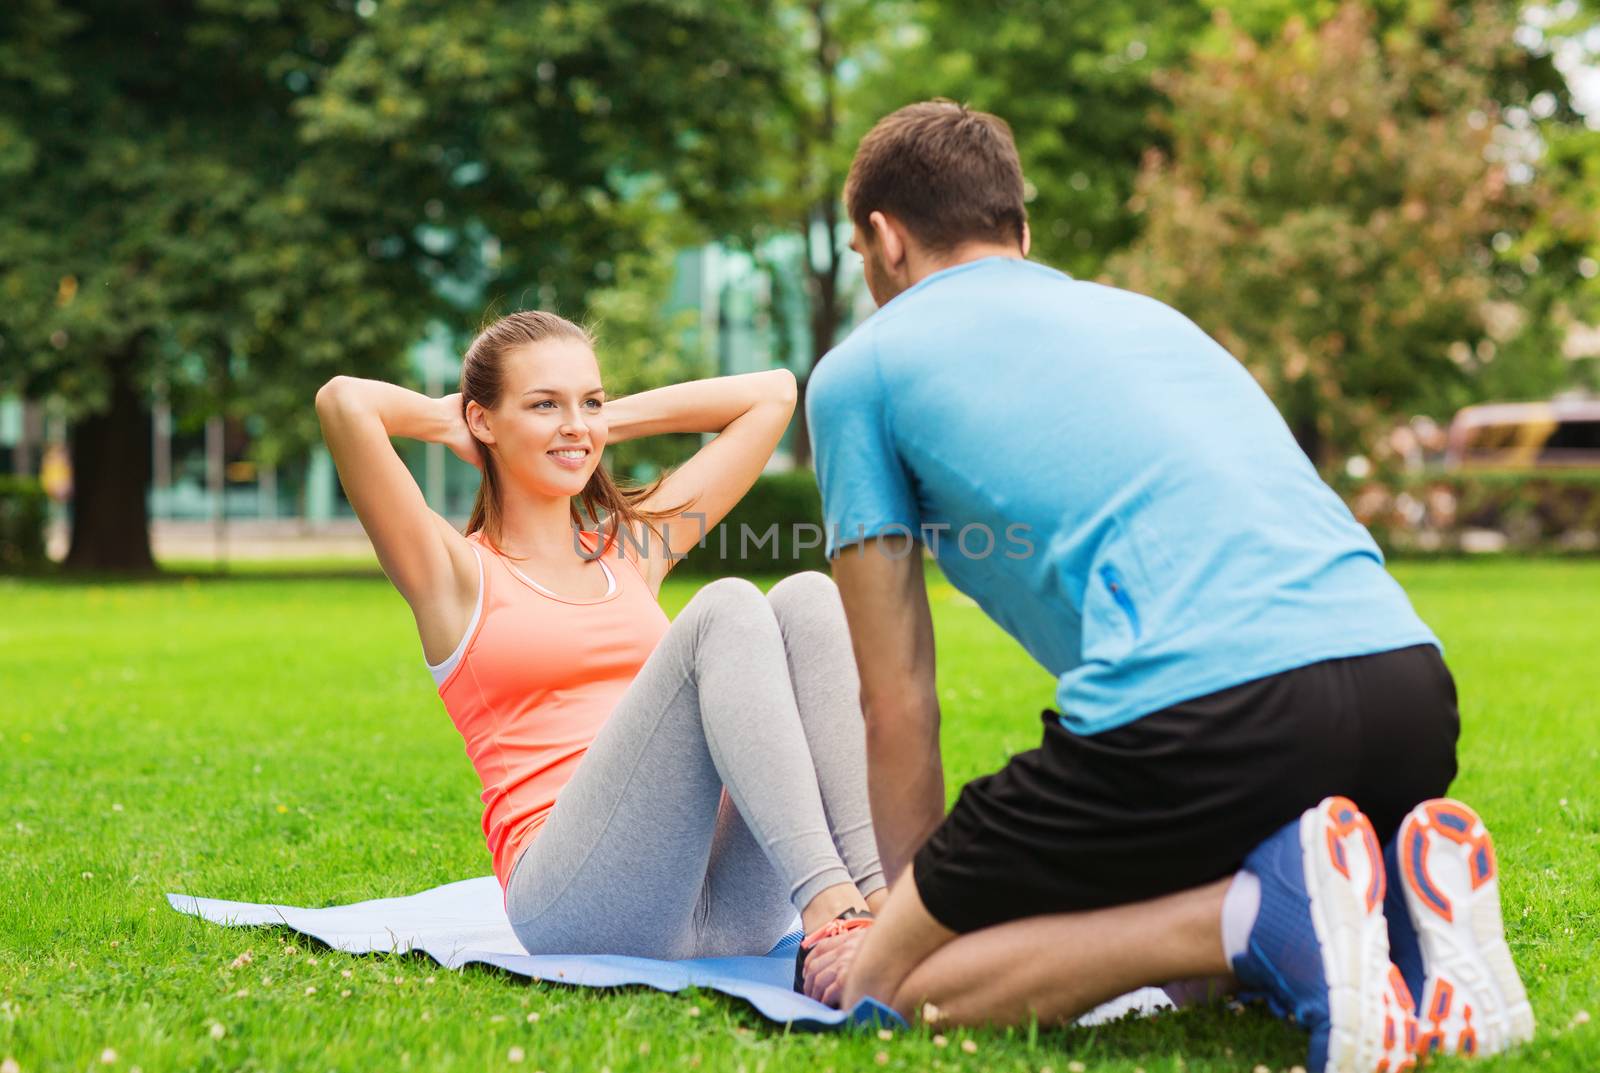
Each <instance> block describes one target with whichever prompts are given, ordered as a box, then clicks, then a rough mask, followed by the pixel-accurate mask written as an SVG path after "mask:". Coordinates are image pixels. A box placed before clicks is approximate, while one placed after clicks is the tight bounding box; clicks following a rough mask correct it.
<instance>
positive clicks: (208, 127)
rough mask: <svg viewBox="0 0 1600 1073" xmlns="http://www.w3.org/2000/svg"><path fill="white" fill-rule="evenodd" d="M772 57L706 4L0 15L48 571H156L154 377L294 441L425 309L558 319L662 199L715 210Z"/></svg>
mask: <svg viewBox="0 0 1600 1073" xmlns="http://www.w3.org/2000/svg"><path fill="white" fill-rule="evenodd" d="M776 54H777V45H776V44H775V41H774V38H773V27H772V24H771V20H770V19H769V18H768V17H767V12H766V9H765V7H764V6H763V5H762V4H760V3H756V4H750V5H739V6H729V5H722V4H719V3H716V2H714V0H570V2H566V3H556V2H540V0H520V2H514V3H490V2H488V0H457V2H455V3H451V4H441V5H422V4H416V3H386V4H382V5H377V4H374V3H372V2H371V0H355V2H353V3H351V2H343V0H340V2H333V3H324V2H313V0H173V2H170V3H165V4H162V5H159V6H157V7H153V8H152V7H150V6H149V5H133V6H130V5H126V4H121V3H116V2H114V0H22V2H20V3H16V4H11V5H8V6H6V7H5V8H4V9H3V10H0V206H3V209H0V296H3V297H4V299H5V301H4V302H0V383H3V384H4V385H5V386H8V387H12V388H18V389H20V390H22V391H23V392H25V393H27V394H29V395H33V396H46V395H49V396H53V397H55V398H57V399H59V400H62V401H63V402H64V403H65V405H66V406H67V407H68V408H69V410H70V413H71V415H72V437H71V438H72V454H73V465H74V470H75V482H76V488H77V495H76V500H75V504H74V525H73V536H72V546H71V550H70V552H69V554H68V566H69V567H74V568H84V569H147V568H149V566H150V565H151V556H150V548H149V540H148V535H147V531H146V529H147V526H146V522H147V518H146V513H145V488H146V485H147V483H148V477H149V474H148V472H147V465H148V458H149V439H148V428H149V414H148V406H147V401H148V399H149V393H150V390H151V388H152V387H153V386H154V385H156V384H162V385H166V386H167V387H168V389H169V390H171V391H172V392H174V393H175V394H177V395H179V396H180V397H182V398H183V399H185V400H186V401H187V402H189V403H191V404H193V405H196V406H201V407H208V408H212V409H215V410H229V409H234V410H237V409H239V408H240V407H241V406H242V405H243V402H244V400H248V404H249V406H250V408H251V409H252V410H253V411H255V412H258V413H261V414H263V415H264V416H266V417H268V419H269V426H270V427H271V428H272V429H273V430H274V433H273V434H274V437H275V438H276V439H277V440H278V441H279V442H293V441H296V440H299V441H300V442H303V441H304V440H305V439H308V438H309V437H310V436H311V435H313V434H314V426H313V422H312V416H311V409H310V406H309V399H310V397H311V394H312V390H313V388H314V385H315V384H316V383H319V382H321V381H322V380H324V379H326V378H327V377H328V376H330V375H332V374H333V373H335V372H357V373H365V374H369V375H390V374H392V373H393V372H394V371H395V369H396V363H397V360H398V358H399V357H400V355H401V354H402V352H403V349H404V347H405V346H406V344H407V343H409V342H410V341H411V340H413V339H415V338H417V337H418V335H419V334H420V332H421V330H422V328H423V326H424V324H425V323H426V322H427V321H428V320H429V319H430V318H436V317H442V318H444V319H445V320H446V321H447V322H448V323H451V324H454V325H459V326H465V325H467V324H470V323H472V322H474V321H476V319H477V315H476V314H477V312H478V310H477V309H475V308H473V307H476V306H478V305H479V304H480V303H481V301H482V299H483V297H484V296H486V295H487V296H495V295H500V296H508V295H509V296H511V297H512V298H513V300H522V299H524V298H526V297H534V298H535V299H536V300H537V301H539V302H540V303H541V304H544V305H549V306H555V305H560V306H561V307H563V308H565V309H566V310H568V311H569V312H572V313H576V314H580V315H581V314H582V312H583V311H584V306H585V302H586V298H587V296H588V295H589V294H590V292H591V291H594V290H598V289H602V288H604V287H606V286H607V285H608V284H609V283H611V282H613V281H614V280H615V279H616V278H617V274H618V271H619V266H620V265H621V264H622V263H623V261H624V259H625V258H626V257H627V256H629V255H630V254H631V252H632V251H633V250H634V249H635V247H636V246H640V245H643V244H644V242H645V238H644V236H645V235H646V234H647V232H649V231H650V229H651V228H652V227H655V226H656V222H657V221H659V220H660V219H661V218H662V217H663V216H673V215H677V214H680V213H681V214H684V215H686V216H688V217H695V218H700V219H705V220H710V221H714V222H717V223H718V224H719V226H726V225H727V223H728V220H727V218H726V216H725V214H724V209H723V204H724V194H725V193H726V192H734V193H737V191H738V190H739V189H740V188H741V186H742V185H743V184H744V183H745V182H746V181H747V180H748V178H749V176H751V175H752V174H753V173H754V172H755V170H756V169H755V166H754V161H753V158H752V154H751V152H750V151H747V150H744V149H742V148H741V147H744V146H749V145H751V144H753V141H754V139H753V138H752V137H751V136H750V135H751V132H752V131H753V129H754V123H755V117H756V116H757V114H759V112H760V111H761V108H762V101H763V99H764V93H765V88H766V87H767V86H769V85H770V84H771V83H772V80H773V77H774V75H775V70H774V65H775V63H776V60H775V56H776ZM468 310H471V312H470V313H469V312H468Z"/></svg>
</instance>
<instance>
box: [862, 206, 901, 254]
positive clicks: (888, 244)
mask: <svg viewBox="0 0 1600 1073" xmlns="http://www.w3.org/2000/svg"><path fill="white" fill-rule="evenodd" d="M867 223H869V224H871V225H872V233H873V235H874V236H875V237H876V238H877V240H878V248H879V249H880V250H882V251H883V263H884V264H885V265H887V266H888V267H890V268H899V267H900V265H901V264H903V263H904V262H905V259H906V240H905V229H904V228H902V227H901V226H900V222H899V221H898V220H892V219H890V218H889V217H887V216H885V215H884V214H883V213H881V212H874V213H872V214H871V215H870V216H868V217H867Z"/></svg>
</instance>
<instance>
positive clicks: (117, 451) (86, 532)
mask: <svg viewBox="0 0 1600 1073" xmlns="http://www.w3.org/2000/svg"><path fill="white" fill-rule="evenodd" d="M132 364H133V361H132V355H119V356H118V357H116V358H113V359H112V361H111V375H112V385H111V404H110V408H109V409H108V410H106V411H104V412H102V413H97V414H90V415H88V416H86V417H84V418H82V419H81V420H79V421H78V422H77V423H76V424H75V425H74V426H73V428H72V489H73V490H72V546H71V548H70V549H69V550H68V552H67V558H66V562H65V563H63V564H62V565H63V566H64V567H65V568H66V569H67V570H70V571H78V572H84V573H89V572H99V571H117V572H134V571H141V572H142V571H151V570H154V569H155V565H156V564H155V559H154V557H153V556H152V555H151V554H150V516H149V509H148V503H147V500H146V496H147V494H148V491H149V487H150V428H151V427H150V407H149V403H148V400H147V399H146V398H145V397H144V395H143V393H141V392H140V390H139V388H138V386H137V385H136V384H135V383H134V381H133V376H132V369H131V366H132Z"/></svg>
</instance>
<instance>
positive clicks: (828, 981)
mask: <svg viewBox="0 0 1600 1073" xmlns="http://www.w3.org/2000/svg"><path fill="white" fill-rule="evenodd" d="M871 930H872V929H871V928H855V929H852V930H851V931H847V932H842V933H840V934H838V935H830V936H828V937H827V938H826V939H823V940H821V941H820V942H818V943H817V945H816V946H814V947H812V948H811V953H809V954H807V955H806V966H805V969H806V975H805V983H804V986H803V988H802V990H803V991H804V992H805V994H806V995H807V996H809V997H810V998H814V999H816V1000H817V1001H818V1002H821V1003H825V1004H827V1005H829V1006H832V1007H834V1008H835V1009H837V1008H838V1007H839V1000H840V999H842V998H843V997H844V985H845V979H846V978H847V977H848V976H849V974H850V967H851V966H852V965H853V964H854V963H855V958H856V951H858V950H859V949H860V948H861V940H862V939H863V938H865V937H866V933H867V932H869V931H871Z"/></svg>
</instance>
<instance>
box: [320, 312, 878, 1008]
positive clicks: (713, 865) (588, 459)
mask: <svg viewBox="0 0 1600 1073" xmlns="http://www.w3.org/2000/svg"><path fill="white" fill-rule="evenodd" d="M794 401H795V385H794V378H793V376H792V375H791V374H789V373H788V372H787V371H782V370H780V371H774V372H765V373H753V374H749V375H746V376H733V377H724V378H720V379H715V380H703V381H697V382H693V383H686V384H678V385H674V386H671V387H666V388H661V389H659V390H655V391H647V392H643V393H641V394H638V395H634V396H631V397H628V398H624V399H620V400H617V401H614V402H613V401H607V399H606V398H605V392H604V391H603V389H602V387H601V380H600V370H599V366H598V364H597V363H596V360H595V355H594V349H593V342H592V340H591V339H590V337H589V335H588V334H587V333H586V332H585V331H584V330H583V329H582V328H579V327H578V326H577V325H575V324H573V323H572V322H570V321H567V320H564V319H562V318H561V317H558V316H555V315H554V314H551V313H542V312H521V313H513V314H511V315H510V316H507V317H503V318H501V319H500V320H499V321H496V322H495V323H494V324H492V325H490V326H489V327H488V328H486V329H485V330H484V331H483V332H482V333H480V334H479V336H478V337H477V339H475V340H474V341H473V343H472V346H471V347H470V348H469V349H468V351H467V354H466V358H465V361H464V364H463V366H462V371H461V393H460V394H459V395H452V396H450V397H447V398H444V399H430V398H426V397H424V396H421V395H418V394H416V393H414V392H411V391H407V390H405V389H403V388H399V387H396V386H394V385H392V384H385V383H379V382H376V381H370V380H357V379H353V378H350V377H342V376H341V377H335V378H334V379H333V380H331V381H329V382H328V384H327V385H325V386H324V387H323V388H322V390H321V391H319V392H318V393H317V413H318V415H319V416H320V418H321V420H322V428H323V433H324V435H325V437H326V439H327V442H328V447H329V449H330V450H331V451H332V452H333V457H334V460H335V462H336V463H337V464H338V468H339V478H340V480H341V481H342V482H343V484H344V488H345V492H346V494H347V495H348V496H349V499H350V502H351V504H352V505H353V506H354V507H355V510H356V513H357V515H359V516H360V518H361V523H362V525H363V526H365V528H366V531H367V534H368V536H369V537H371V539H372V543H373V546H374V547H375V548H376V549H377V553H378V559H379V562H380V563H382V565H383V569H384V571H385V573H387V574H388V576H389V578H390V580H391V581H393V582H394V585H395V587H396V588H397V589H398V590H399V591H400V594H401V595H402V596H403V597H404V598H405V600H406V602H407V603H408V604H409V605H410V606H411V611H412V614H413V615H414V616H415V618H416V623H417V630H418V633H419V634H420V635H421V640H422V650H423V655H424V657H425V658H426V660H427V661H428V664H429V667H430V669H431V670H432V671H433V673H434V677H435V680H436V682H437V684H438V687H439V695H440V697H441V698H442V699H443V701H444V704H445V708H446V710H447V711H448V712H449V714H450V717H451V719H452V721H453V722H454V723H455V724H456V727H457V728H458V729H459V730H460V731H461V733H462V735H463V737H464V738H465V740H466V747H467V755H468V756H469V757H470V758H471V760H472V763H473V766H474V767H475V768H476V770H477V772H478V775H479V777H480V778H481V779H482V781H483V787H484V789H483V800H484V805H485V808H484V815H483V827H484V833H485V835H486V836H487V838H488V843H489V850H490V853H491V854H492V856H493V860H494V870H495V875H496V876H497V877H498V878H499V880H500V883H501V886H502V887H503V888H504V891H505V903H506V912H507V915H508V916H509V918H510V920H511V924H512V927H513V928H514V929H515V931H516V934H517V937H518V939H519V940H521V942H522V944H523V946H524V947H526V948H527V950H528V952H529V953H533V954H542V953H609V954H634V955H640V956H646V957H656V958H673V959H677V958H688V957H700V956H715V955H731V954H762V953H765V952H766V951H767V950H768V949H770V948H771V946H772V945H773V943H775V942H776V941H777V939H778V938H779V937H781V936H782V934H783V933H784V931H785V930H786V929H787V928H788V927H789V925H790V923H791V922H792V920H793V916H794V911H795V910H799V912H800V917H801V921H802V926H803V928H804V929H805V931H806V933H807V940H806V943H805V944H804V949H809V948H810V946H811V945H813V944H814V942H815V940H817V939H819V938H821V937H822V936H824V935H827V934H838V933H839V932H841V931H843V930H848V929H853V928H858V927H861V926H863V925H864V924H865V923H867V922H869V921H870V919H871V915H870V911H871V910H872V909H875V908H876V907H877V905H878V903H879V902H881V901H882V899H883V898H884V880H883V874H882V869H881V867H880V866H879V864H878V857H877V849H876V846H875V844H874V839H873V832H872V827H871V821H870V812H869V808H868V804H867V794H866V771H865V748H864V742H863V738H862V735H863V730H862V724H861V714H860V709H859V706H858V697H857V690H858V684H857V680H856V673H855V664H854V660H853V658H852V655H851V651H850V643H849V637H848V633H847V631H846V627H845V622H844V615H843V611H842V609H841V607H840V604H839V598H838V594H837V591H836V590H835V589H834V588H833V584H832V582H831V581H829V580H828V579H827V578H826V577H824V576H823V575H820V574H814V573H812V574H801V575H797V576H795V577H792V578H787V579H785V580H784V581H781V582H779V583H778V585H777V586H775V587H774V588H773V590H772V592H771V594H770V596H763V595H762V594H761V592H760V590H758V589H756V588H755V587H754V586H753V585H751V584H750V583H748V582H746V581H742V580H738V579H733V578H726V579H722V580H719V581H715V582H712V583H711V584H709V585H707V586H705V587H704V588H703V589H701V591H700V592H699V593H698V594H697V595H696V596H695V597H694V599H693V600H691V601H690V602H689V604H688V606H687V607H686V608H684V610H683V612H682V613H681V614H680V615H679V616H678V618H677V619H676V621H674V622H672V623H671V624H670V625H669V623H668V621H667V618H666V615H665V614H663V613H662V611H661V608H660V607H659V605H658V604H657V603H656V595H657V593H658V591H659V590H660V587H661V581H662V579H663V578H664V577H665V576H666V573H667V571H668V569H669V568H670V567H671V565H672V563H673V561H674V558H675V557H681V556H682V555H684V554H685V553H687V552H688V551H689V549H690V548H692V547H694V546H695V544H697V543H698V542H699V541H700V539H701V538H702V536H703V535H704V533H705V532H706V531H707V530H709V528H710V527H712V526H714V525H716V524H717V523H718V522H719V521H721V520H722V518H723V517H724V516H725V515H726V514H727V512H728V511H729V509H731V508H732V507H733V505H734V504H735V503H737V502H738V500H739V499H740V497H742V496H743V495H744V493H745V492H746V491H747V490H748V489H749V487H750V485H751V484H752V483H753V482H754V481H755V479H756V476H757V475H758V474H759V473H760V472H761V469H762V467H763V466H764V465H765V464H766V462H767V460H768V458H769V457H770V456H771V454H772V451H773V448H774V447H775V446H776V445H777V443H778V439H779V437H780V436H781V435H782V434H783V430H784V428H785V426H786V425H787V424H788V421H789V417H790V415H791V413H792V412H793V410H794ZM667 432H703V433H705V432H709V433H716V434H717V435H716V438H715V439H713V440H711V441H710V442H709V443H707V444H706V445H705V446H703V447H702V448H701V449H700V450H699V451H698V452H697V453H696V454H695V455H694V457H693V458H691V459H690V460H689V461H688V462H686V463H684V464H683V465H682V466H680V467H679V468H678V469H676V470H674V471H672V472H671V473H670V474H668V475H667V476H666V477H665V478H663V479H662V480H660V481H658V482H656V484H654V485H653V486H651V487H649V488H645V489H625V488H619V487H618V486H617V485H616V484H614V483H613V482H612V480H611V478H610V477H609V476H608V475H607V474H606V471H605V470H604V469H603V468H601V465H600V459H601V454H602V452H603V451H604V449H605V447H606V444H607V443H618V442H622V441H624V440H628V439H634V438H637V437H640V436H648V435H654V434H658V433H667ZM391 436H403V437H409V438H412V439H419V440H424V441H429V442H436V443H443V444H445V445H446V446H448V447H450V448H451V449H452V450H453V451H454V452H455V453H456V454H457V455H459V456H460V457H462V458H464V459H466V460H467V461H469V462H472V463H473V464H474V465H478V466H479V467H481V469H482V470H483V479H482V483H481V485H480V487H479V490H478V499H477V503H476V504H475V506H474V507H473V511H472V518H471V521H470V522H469V523H468V524H467V532H466V535H465V536H463V535H462V534H461V533H458V532H456V530H455V529H454V528H452V527H451V526H450V525H449V523H447V522H446V521H445V520H444V519H443V518H442V517H440V516H439V515H437V514H435V513H434V512H433V511H431V510H429V509H428V506H427V504H426V503H425V502H424V500H423V497H422V494H421V492H420V490H419V489H418V488H417V485H416V483H415V481H414V480H413V479H412V477H411V474H410V472H409V471H408V470H407V469H406V467H405V465H404V463H402V462H401V461H400V458H399V456H398V455H397V454H396V453H395V450H394V448H393V446H392V445H391V443H390V437H391ZM580 507H581V510H580ZM602 512H603V513H604V516H605V522H604V524H600V525H597V527H596V531H583V530H582V529H581V527H580V523H581V521H582V520H583V519H584V517H585V516H588V517H590V518H594V517H598V516H599V515H600V514H601V513H602ZM803 956H804V955H803V953H802V955H801V957H802V958H803ZM799 975H800V970H799V966H798V963H797V970H796V978H797V980H798V979H799Z"/></svg>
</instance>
